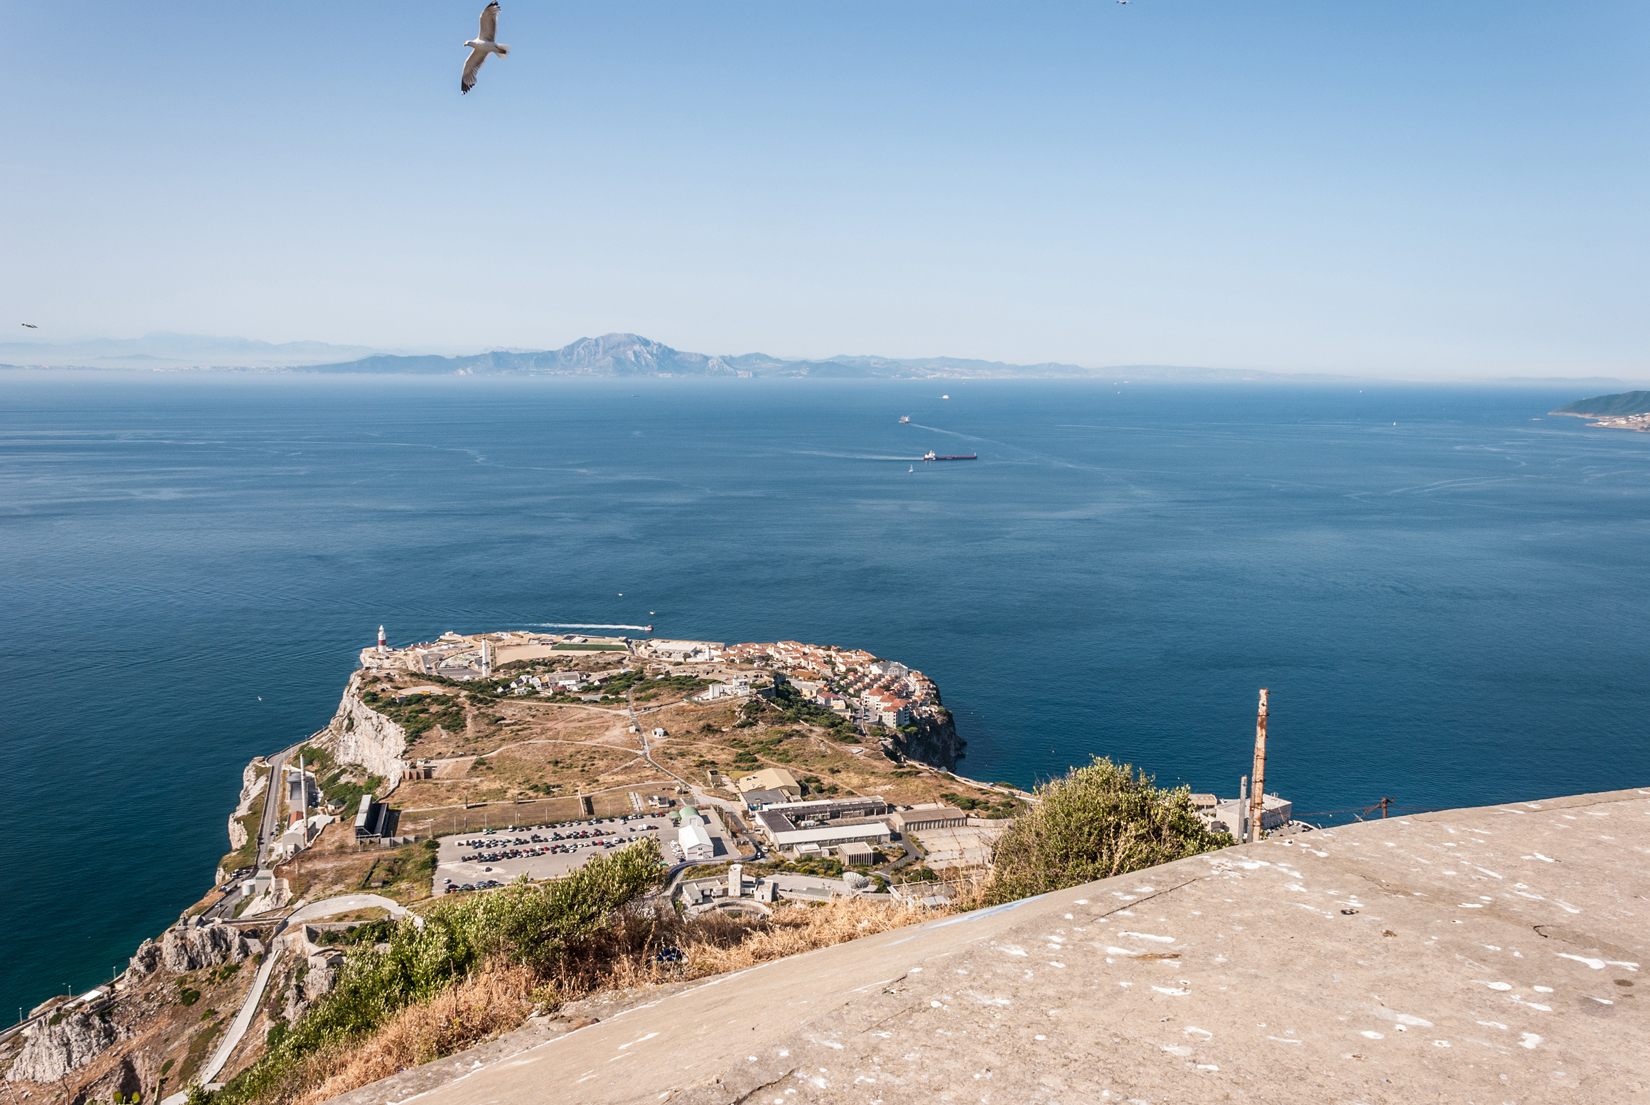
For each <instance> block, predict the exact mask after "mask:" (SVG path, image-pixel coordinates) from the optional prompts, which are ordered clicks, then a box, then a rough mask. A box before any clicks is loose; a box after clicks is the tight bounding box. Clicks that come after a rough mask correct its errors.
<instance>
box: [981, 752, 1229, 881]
mask: <svg viewBox="0 0 1650 1105" xmlns="http://www.w3.org/2000/svg"><path fill="white" fill-rule="evenodd" d="M1153 784H1154V780H1153V779H1152V777H1151V776H1149V775H1146V774H1144V773H1141V772H1137V771H1135V769H1134V768H1133V767H1132V766H1131V765H1129V764H1121V765H1120V764H1114V763H1112V762H1111V760H1109V759H1106V758H1104V757H1100V756H1096V757H1095V759H1094V762H1093V763H1091V764H1089V765H1088V766H1086V767H1079V768H1073V769H1072V770H1071V772H1070V773H1069V774H1067V775H1066V776H1065V777H1064V778H1063V779H1056V780H1054V781H1052V782H1049V783H1045V784H1043V785H1042V786H1040V787H1038V788H1037V792H1036V793H1037V798H1038V801H1036V802H1035V803H1033V804H1032V808H1031V811H1030V812H1029V813H1027V814H1025V815H1024V816H1022V817H1019V818H1017V819H1016V820H1015V821H1014V823H1013V824H1012V825H1010V826H1009V827H1008V830H1007V831H1006V832H1004V834H1003V835H1002V837H1001V838H1000V839H999V840H998V841H997V845H996V847H995V848H994V849H993V850H992V855H991V879H990V881H989V883H988V884H987V885H986V887H985V888H984V896H985V904H987V905H998V904H1001V903H1003V902H1012V901H1016V900H1018V899H1020V898H1029V897H1031V896H1032V895H1033V894H1047V893H1049V892H1050V891H1054V890H1064V889H1065V888H1066V887H1069V886H1078V885H1080V884H1082V883H1085V882H1093V881H1094V880H1095V879H1104V878H1110V877H1111V876H1113V875H1123V874H1127V873H1128V872H1130V871H1138V870H1140V869H1141V868H1143V867H1153V866H1156V865H1157V864H1159V863H1168V862H1170V861H1172V860H1177V859H1184V858H1186V857H1187V856H1195V855H1197V854H1199V853H1201V852H1208V851H1213V850H1214V849H1216V848H1224V847H1226V846H1227V845H1230V844H1231V843H1232V838H1231V837H1230V836H1229V835H1227V834H1226V833H1212V832H1210V831H1209V830H1208V829H1206V828H1204V825H1203V822H1202V820H1201V819H1200V818H1199V817H1198V816H1197V811H1196V809H1195V807H1193V805H1192V797H1191V790H1190V788H1189V787H1180V788H1177V789H1175V790H1159V789H1158V788H1157V787H1156V786H1155V785H1153Z"/></svg>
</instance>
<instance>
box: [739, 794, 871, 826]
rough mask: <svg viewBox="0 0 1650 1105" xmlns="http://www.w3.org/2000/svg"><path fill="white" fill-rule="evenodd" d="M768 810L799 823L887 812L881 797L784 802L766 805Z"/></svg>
mask: <svg viewBox="0 0 1650 1105" xmlns="http://www.w3.org/2000/svg"><path fill="white" fill-rule="evenodd" d="M766 809H767V810H769V811H770V812H775V813H782V814H784V815H785V816H786V817H787V818H789V819H790V820H791V821H793V822H795V823H796V824H798V825H800V824H801V823H802V822H804V821H840V820H842V819H843V818H845V817H882V816H884V815H886V814H887V813H888V803H887V802H885V801H883V800H882V799H881V798H878V797H875V796H872V797H858V796H855V797H853V798H822V799H817V800H815V801H811V802H784V803H777V804H773V805H768V806H766Z"/></svg>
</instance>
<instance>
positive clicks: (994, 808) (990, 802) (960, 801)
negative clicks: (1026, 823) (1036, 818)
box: [940, 791, 1026, 818]
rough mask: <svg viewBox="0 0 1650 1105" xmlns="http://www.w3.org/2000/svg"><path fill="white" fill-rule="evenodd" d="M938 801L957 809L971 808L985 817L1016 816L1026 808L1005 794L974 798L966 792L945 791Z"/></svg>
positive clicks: (1022, 803)
mask: <svg viewBox="0 0 1650 1105" xmlns="http://www.w3.org/2000/svg"><path fill="white" fill-rule="evenodd" d="M940 801H942V802H944V803H946V804H947V805H952V806H956V807H957V808H958V809H959V810H971V811H973V812H974V813H975V814H977V815H978V816H980V817H986V818H1005V817H1018V816H1020V814H1022V813H1024V812H1025V810H1026V804H1025V803H1024V802H1022V801H1020V800H1019V799H1018V798H1010V797H1008V796H1007V795H1003V796H1001V797H998V798H974V797H971V796H970V795H967V794H953V793H951V792H950V791H947V792H946V793H944V794H942V795H940Z"/></svg>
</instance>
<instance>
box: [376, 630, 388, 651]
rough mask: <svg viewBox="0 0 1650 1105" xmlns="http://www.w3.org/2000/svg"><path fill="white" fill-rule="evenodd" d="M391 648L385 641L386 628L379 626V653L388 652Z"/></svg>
mask: <svg viewBox="0 0 1650 1105" xmlns="http://www.w3.org/2000/svg"><path fill="white" fill-rule="evenodd" d="M389 648H390V646H389V642H387V641H385V640H384V627H383V626H379V627H378V651H379V652H388V651H389Z"/></svg>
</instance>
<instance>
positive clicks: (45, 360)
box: [0, 331, 380, 368]
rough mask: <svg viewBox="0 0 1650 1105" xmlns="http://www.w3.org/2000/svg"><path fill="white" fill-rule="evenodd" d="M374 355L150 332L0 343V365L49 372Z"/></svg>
mask: <svg viewBox="0 0 1650 1105" xmlns="http://www.w3.org/2000/svg"><path fill="white" fill-rule="evenodd" d="M377 352H380V350H377V349H373V348H372V347H371V346H362V345H328V344H327V343H326V342H323V341H291V342H281V343H279V344H277V343H274V342H267V341H254V340H252V339H250V338H220V337H209V336H207V335H204V334H174V333H169V332H167V331H156V332H154V333H152V334H145V335H144V336H143V337H141V338H94V339H92V340H90V341H79V342H67V343H65V344H62V345H53V344H49V343H46V342H29V341H19V342H0V361H3V362H6V363H8V364H11V365H28V366H34V365H39V366H44V367H52V368H196V367H199V368H217V367H223V368H300V367H307V366H309V365H313V364H319V363H322V362H328V361H340V360H343V359H345V358H349V357H364V356H366V355H368V354H370V353H377Z"/></svg>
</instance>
